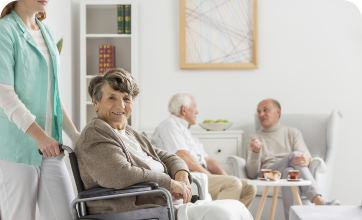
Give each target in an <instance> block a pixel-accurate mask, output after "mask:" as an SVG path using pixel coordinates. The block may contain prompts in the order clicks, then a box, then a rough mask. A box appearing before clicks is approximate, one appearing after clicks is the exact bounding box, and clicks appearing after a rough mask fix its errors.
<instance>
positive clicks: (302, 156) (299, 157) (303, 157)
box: [292, 153, 310, 167]
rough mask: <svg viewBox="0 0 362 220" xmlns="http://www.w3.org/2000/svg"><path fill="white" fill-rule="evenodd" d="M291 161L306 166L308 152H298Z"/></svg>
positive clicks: (308, 161)
mask: <svg viewBox="0 0 362 220" xmlns="http://www.w3.org/2000/svg"><path fill="white" fill-rule="evenodd" d="M292 163H294V164H295V165H299V166H302V167H307V166H309V163H310V156H309V155H308V154H303V153H299V154H298V155H297V156H296V157H294V158H293V159H292Z"/></svg>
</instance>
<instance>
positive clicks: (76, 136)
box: [71, 131, 80, 144]
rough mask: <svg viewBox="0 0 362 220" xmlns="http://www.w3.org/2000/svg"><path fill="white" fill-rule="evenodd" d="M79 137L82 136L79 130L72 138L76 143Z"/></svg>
mask: <svg viewBox="0 0 362 220" xmlns="http://www.w3.org/2000/svg"><path fill="white" fill-rule="evenodd" d="M79 137H80V133H79V132H78V131H77V132H75V133H74V135H73V137H72V138H71V140H72V142H73V144H76V143H77V141H78V139H79Z"/></svg>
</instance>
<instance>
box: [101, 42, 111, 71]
mask: <svg viewBox="0 0 362 220" xmlns="http://www.w3.org/2000/svg"><path fill="white" fill-rule="evenodd" d="M114 61H115V46H113V45H99V74H100V75H104V73H105V72H107V70H110V69H113V68H114Z"/></svg>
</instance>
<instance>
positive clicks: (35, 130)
mask: <svg viewBox="0 0 362 220" xmlns="http://www.w3.org/2000/svg"><path fill="white" fill-rule="evenodd" d="M0 94H1V95H0V107H1V108H3V109H4V113H5V115H6V116H7V117H8V119H9V121H11V122H13V123H14V124H15V125H16V126H17V127H18V128H19V129H21V130H22V131H23V132H26V133H27V134H28V135H29V136H31V137H32V138H33V139H34V140H35V141H36V142H37V145H38V148H39V149H40V151H41V152H43V155H44V156H45V157H51V156H53V157H55V156H57V155H59V154H60V151H59V147H58V145H59V142H58V141H56V140H54V139H53V138H50V137H48V136H47V135H46V133H45V132H44V130H43V129H42V128H41V127H40V126H39V125H38V124H37V123H36V122H35V116H34V115H32V114H31V113H30V111H29V110H28V109H27V108H26V107H25V105H24V104H23V103H22V102H21V100H20V99H19V97H18V95H17V94H16V93H15V90H14V86H13V85H7V84H2V83H0Z"/></svg>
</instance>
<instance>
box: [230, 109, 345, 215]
mask: <svg viewBox="0 0 362 220" xmlns="http://www.w3.org/2000/svg"><path fill="white" fill-rule="evenodd" d="M341 118H342V114H341V113H340V112H339V111H338V110H334V111H333V112H332V113H331V114H282V116H281V118H280V123H281V124H282V125H285V126H290V127H295V128H297V129H299V130H300V131H301V133H302V134H303V138H304V141H305V143H306V145H307V147H308V149H309V151H310V153H311V154H312V162H311V164H310V165H309V170H310V171H311V173H312V175H313V176H314V178H315V180H316V181H317V183H318V185H319V187H320V189H321V191H322V196H323V198H324V199H325V200H326V201H328V200H329V194H330V191H331V185H332V184H331V182H332V175H333V170H334V163H335V157H336V148H337V146H338V139H339V130H340V124H341ZM255 127H256V129H255V130H259V129H261V126H260V124H259V120H258V118H257V115H255ZM245 147H248V146H245ZM244 151H245V148H244ZM227 163H228V164H229V166H230V167H231V169H232V173H233V175H234V176H237V177H239V178H248V176H247V175H246V170H245V165H246V161H245V159H244V158H241V157H238V156H230V157H228V158H227ZM263 190H264V187H258V189H257V194H256V198H255V199H254V201H253V203H252V205H251V207H250V208H249V210H250V212H251V214H253V215H255V214H256V212H257V209H258V206H259V202H260V198H261V196H262V193H263ZM280 191H281V190H280ZM280 191H279V195H278V202H277V210H276V215H275V219H281V220H283V219H285V218H284V214H283V213H284V211H283V206H282V200H281V197H282V196H281V192H280ZM272 196H273V195H272V191H269V194H268V198H267V201H266V206H265V207H268V206H270V204H268V203H271V199H272ZM301 198H302V202H303V204H310V202H309V201H308V200H307V199H306V197H304V196H302V197H301ZM261 219H269V213H268V212H267V210H265V211H264V212H263V215H262V216H261Z"/></svg>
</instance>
